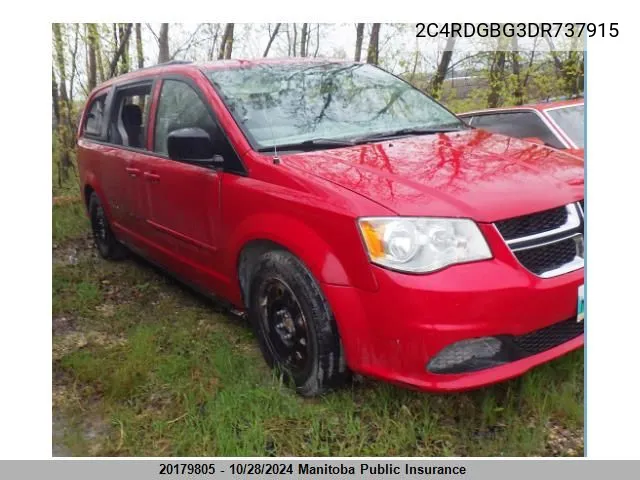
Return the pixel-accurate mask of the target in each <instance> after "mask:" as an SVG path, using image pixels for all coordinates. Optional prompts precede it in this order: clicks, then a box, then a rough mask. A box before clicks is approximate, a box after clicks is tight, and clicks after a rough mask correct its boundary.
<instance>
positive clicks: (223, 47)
mask: <svg viewBox="0 0 640 480" xmlns="http://www.w3.org/2000/svg"><path fill="white" fill-rule="evenodd" d="M233 26H234V24H233V23H227V25H226V26H225V27H224V34H223V35H222V42H221V43H220V52H219V53H218V60H222V59H223V58H224V59H227V60H228V59H230V58H231V54H232V52H233Z"/></svg>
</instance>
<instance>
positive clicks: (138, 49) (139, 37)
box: [136, 23, 144, 69]
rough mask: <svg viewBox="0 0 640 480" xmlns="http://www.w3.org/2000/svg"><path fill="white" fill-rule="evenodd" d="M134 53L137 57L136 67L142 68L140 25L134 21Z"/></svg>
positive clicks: (142, 55)
mask: <svg viewBox="0 0 640 480" xmlns="http://www.w3.org/2000/svg"><path fill="white" fill-rule="evenodd" d="M136 55H137V57H138V69H140V68H144V53H143V51H142V25H141V24H140V23H136Z"/></svg>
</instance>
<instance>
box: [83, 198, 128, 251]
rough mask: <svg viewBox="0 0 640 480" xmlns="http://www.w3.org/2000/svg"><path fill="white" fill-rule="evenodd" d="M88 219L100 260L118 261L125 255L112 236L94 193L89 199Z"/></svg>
mask: <svg viewBox="0 0 640 480" xmlns="http://www.w3.org/2000/svg"><path fill="white" fill-rule="evenodd" d="M89 218H90V219H91V230H92V232H93V240H94V242H95V244H96V248H97V249H98V252H99V253H100V256H101V257H102V258H105V259H107V260H120V259H122V258H124V257H126V255H127V250H126V248H125V246H124V245H122V244H121V243H120V242H119V241H118V240H117V239H116V237H115V235H114V234H113V231H112V230H111V226H110V225H109V220H108V219H107V215H106V214H105V211H104V207H103V206H102V203H101V202H100V199H99V198H98V195H97V194H96V193H95V192H92V193H91V196H90V197H89Z"/></svg>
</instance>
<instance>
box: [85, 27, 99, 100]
mask: <svg viewBox="0 0 640 480" xmlns="http://www.w3.org/2000/svg"><path fill="white" fill-rule="evenodd" d="M87 32H88V37H89V38H88V40H89V42H88V43H89V44H88V46H87V49H88V63H89V65H88V68H87V70H88V72H87V85H88V88H89V91H92V90H93V89H94V88H96V86H97V85H98V80H97V78H98V77H97V66H98V65H97V63H96V62H97V55H98V53H97V51H98V47H97V45H98V30H97V29H96V24H95V23H89V24H88V25H87Z"/></svg>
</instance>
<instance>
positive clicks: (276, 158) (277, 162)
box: [260, 65, 281, 165]
mask: <svg viewBox="0 0 640 480" xmlns="http://www.w3.org/2000/svg"><path fill="white" fill-rule="evenodd" d="M260 67H261V68H263V69H265V70H266V69H268V67H267V66H266V65H260ZM262 115H264V118H265V120H266V121H267V125H269V131H270V132H271V140H272V141H273V158H272V159H271V161H272V162H273V164H274V165H280V163H281V160H280V157H279V156H278V142H276V136H275V135H274V134H273V125H272V124H271V119H270V118H269V117H268V116H267V114H266V113H264V110H262Z"/></svg>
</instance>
